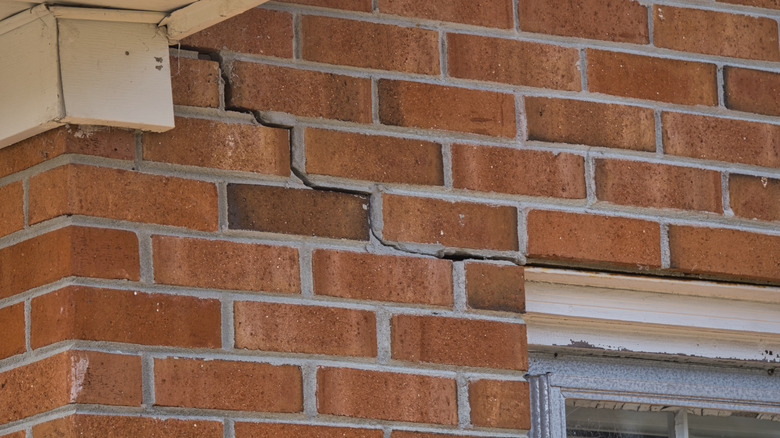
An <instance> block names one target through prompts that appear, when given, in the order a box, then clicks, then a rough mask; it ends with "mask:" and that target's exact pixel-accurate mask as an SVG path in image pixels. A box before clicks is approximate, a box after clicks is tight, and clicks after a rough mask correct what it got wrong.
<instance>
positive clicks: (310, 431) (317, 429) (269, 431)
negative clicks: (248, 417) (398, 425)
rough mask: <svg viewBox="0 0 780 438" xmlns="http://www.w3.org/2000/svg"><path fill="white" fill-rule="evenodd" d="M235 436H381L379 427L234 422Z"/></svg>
mask: <svg viewBox="0 0 780 438" xmlns="http://www.w3.org/2000/svg"><path fill="white" fill-rule="evenodd" d="M235 430H236V438H276V437H282V436H289V437H295V436H300V437H304V436H305V437H311V438H382V437H383V436H384V434H383V432H382V430H381V429H362V428H361V429H359V428H347V427H331V426H307V425H302V424H281V423H236V426H235Z"/></svg>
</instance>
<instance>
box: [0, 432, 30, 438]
mask: <svg viewBox="0 0 780 438" xmlns="http://www.w3.org/2000/svg"><path fill="white" fill-rule="evenodd" d="M2 438H27V432H25V431H23V430H20V431H17V432H11V433H9V434H6V435H2Z"/></svg>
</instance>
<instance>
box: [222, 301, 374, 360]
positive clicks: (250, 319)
mask: <svg viewBox="0 0 780 438" xmlns="http://www.w3.org/2000/svg"><path fill="white" fill-rule="evenodd" d="M235 327H236V348H247V349H250V350H265V351H281V352H287V353H310V354H328V355H339V356H368V357H376V348H377V347H376V316H375V315H374V313H373V312H369V311H366V310H355V309H338V308H330V307H321V306H296V305H291V304H277V303H257V302H237V303H235Z"/></svg>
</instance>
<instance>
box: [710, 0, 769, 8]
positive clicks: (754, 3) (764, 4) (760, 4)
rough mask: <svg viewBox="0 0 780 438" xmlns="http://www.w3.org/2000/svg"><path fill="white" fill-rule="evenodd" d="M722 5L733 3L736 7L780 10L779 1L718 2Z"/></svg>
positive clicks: (720, 0) (733, 0) (743, 0)
mask: <svg viewBox="0 0 780 438" xmlns="http://www.w3.org/2000/svg"><path fill="white" fill-rule="evenodd" d="M717 1H719V2H721V3H732V4H735V5H747V6H756V7H759V8H769V9H780V1H778V0H717Z"/></svg>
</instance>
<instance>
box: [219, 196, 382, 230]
mask: <svg viewBox="0 0 780 438" xmlns="http://www.w3.org/2000/svg"><path fill="white" fill-rule="evenodd" d="M228 217H229V219H228V220H229V223H230V228H232V229H240V230H255V231H267V232H272V233H283V234H301V235H309V236H319V237H330V238H334V239H355V240H368V198H367V197H366V196H363V195H352V194H347V193H338V192H330V191H325V190H305V189H288V188H284V187H268V186H256V185H243V184H230V185H228Z"/></svg>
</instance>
